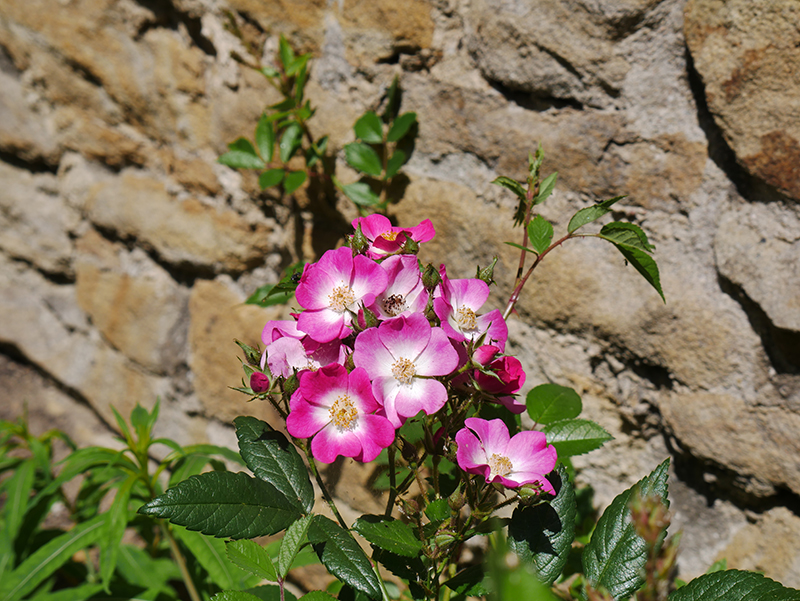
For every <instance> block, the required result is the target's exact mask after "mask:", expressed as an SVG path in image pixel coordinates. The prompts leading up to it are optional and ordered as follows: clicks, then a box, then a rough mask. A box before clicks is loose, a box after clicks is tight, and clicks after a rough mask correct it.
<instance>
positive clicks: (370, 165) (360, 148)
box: [344, 142, 383, 176]
mask: <svg viewBox="0 0 800 601" xmlns="http://www.w3.org/2000/svg"><path fill="white" fill-rule="evenodd" d="M344 156H345V158H346V159H347V164H348V165H350V166H351V167H352V168H353V169H358V170H359V171H363V172H364V173H366V174H368V175H375V176H378V175H380V174H381V173H382V172H383V165H381V158H380V157H379V156H378V153H377V152H375V151H374V150H373V149H372V148H371V147H369V146H367V145H366V144H362V143H361V142H352V143H350V144H347V145H346V146H345V147H344Z"/></svg>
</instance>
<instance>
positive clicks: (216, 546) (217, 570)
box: [172, 527, 259, 589]
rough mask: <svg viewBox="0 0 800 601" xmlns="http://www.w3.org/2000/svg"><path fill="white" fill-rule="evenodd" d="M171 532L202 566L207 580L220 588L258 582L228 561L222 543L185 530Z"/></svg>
mask: <svg viewBox="0 0 800 601" xmlns="http://www.w3.org/2000/svg"><path fill="white" fill-rule="evenodd" d="M172 531H173V533H174V534H175V538H177V539H178V540H179V541H181V542H182V543H183V544H184V545H186V548H187V549H189V552H190V553H191V554H192V556H193V557H194V559H195V560H196V561H197V563H199V564H200V565H201V566H203V569H204V570H205V571H206V572H208V576H209V578H211V580H212V581H213V582H214V583H215V584H216V585H217V586H219V587H220V588H223V589H226V588H236V589H238V588H242V587H244V586H252V585H254V584H256V583H257V582H258V581H259V579H258V578H257V577H255V576H252V575H250V574H249V573H247V572H245V571H244V570H242V569H240V568H239V567H238V566H236V565H235V564H234V563H233V562H232V561H230V560H229V559H228V557H227V555H226V554H225V542H224V541H222V540H220V539H218V538H213V537H211V536H204V535H202V534H200V533H199V532H192V531H191V530H187V529H186V528H180V527H178V528H173V530H172Z"/></svg>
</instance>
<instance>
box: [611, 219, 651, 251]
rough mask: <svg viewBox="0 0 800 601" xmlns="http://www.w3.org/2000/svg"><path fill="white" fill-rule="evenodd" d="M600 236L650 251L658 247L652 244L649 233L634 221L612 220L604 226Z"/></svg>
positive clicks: (616, 242)
mask: <svg viewBox="0 0 800 601" xmlns="http://www.w3.org/2000/svg"><path fill="white" fill-rule="evenodd" d="M598 236H599V237H600V238H603V239H604V240H608V241H609V242H613V243H615V244H624V245H625V246H632V247H635V248H638V249H640V250H643V251H645V252H648V253H649V252H653V251H654V250H655V249H656V247H655V246H653V245H652V244H650V242H649V240H648V239H647V234H645V233H644V231H642V228H640V227H639V226H638V225H634V224H633V223H627V222H624V221H612V222H611V223H607V224H606V225H604V226H603V227H602V229H601V230H600V233H599V234H598Z"/></svg>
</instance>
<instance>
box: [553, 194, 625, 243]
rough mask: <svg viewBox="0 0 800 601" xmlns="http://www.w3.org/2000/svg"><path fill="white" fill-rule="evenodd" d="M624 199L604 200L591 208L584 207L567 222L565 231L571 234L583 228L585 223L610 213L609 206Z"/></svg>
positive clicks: (621, 197) (617, 197)
mask: <svg viewBox="0 0 800 601" xmlns="http://www.w3.org/2000/svg"><path fill="white" fill-rule="evenodd" d="M623 198H625V197H624V196H615V197H614V198H609V199H608V200H604V201H602V202H598V203H597V204H595V205H593V206H591V207H584V208H583V209H581V210H580V211H578V212H577V213H575V214H574V215H573V216H572V219H570V220H569V225H568V226H567V231H568V232H569V233H570V234H571V233H572V232H574V231H575V230H577V229H578V228H581V227H583V226H584V225H586V224H587V223H591V222H592V221H594V220H595V219H599V218H600V217H602V216H603V215H605V214H607V213H610V212H611V206H612V205H613V204H614V203H616V202H618V201H620V200H622V199H623Z"/></svg>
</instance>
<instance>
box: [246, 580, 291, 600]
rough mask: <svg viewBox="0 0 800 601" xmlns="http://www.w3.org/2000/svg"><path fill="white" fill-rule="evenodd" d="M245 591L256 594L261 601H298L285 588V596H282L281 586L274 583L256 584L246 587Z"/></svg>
mask: <svg viewBox="0 0 800 601" xmlns="http://www.w3.org/2000/svg"><path fill="white" fill-rule="evenodd" d="M244 592H245V593H249V594H251V595H255V597H256V598H257V599H259V600H260V601H297V597H295V596H294V595H293V594H292V593H291V592H289V591H287V590H286V589H283V597H281V588H280V587H279V586H275V585H274V584H265V585H263V586H254V587H253V588H249V589H246V590H245V591H244ZM251 601H252V599H251Z"/></svg>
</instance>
